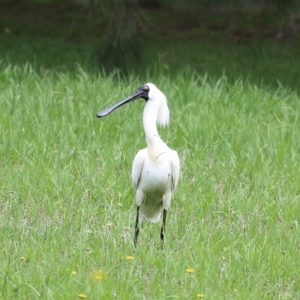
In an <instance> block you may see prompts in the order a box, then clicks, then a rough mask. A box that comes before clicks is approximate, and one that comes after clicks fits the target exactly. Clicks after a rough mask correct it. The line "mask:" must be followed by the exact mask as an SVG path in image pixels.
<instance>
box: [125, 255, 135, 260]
mask: <svg viewBox="0 0 300 300" xmlns="http://www.w3.org/2000/svg"><path fill="white" fill-rule="evenodd" d="M126 258H127V259H128V260H134V257H133V256H131V255H128V256H126Z"/></svg>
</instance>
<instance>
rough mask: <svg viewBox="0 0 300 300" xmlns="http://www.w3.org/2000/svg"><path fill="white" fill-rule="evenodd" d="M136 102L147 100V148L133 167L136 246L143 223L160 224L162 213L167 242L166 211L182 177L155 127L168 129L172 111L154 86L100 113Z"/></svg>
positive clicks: (176, 158)
mask: <svg viewBox="0 0 300 300" xmlns="http://www.w3.org/2000/svg"><path fill="white" fill-rule="evenodd" d="M137 98H144V99H145V100H146V104H145V108H144V113H143V125H144V131H145V136H146V141H147V148H145V149H142V150H140V151H139V152H138V153H137V154H136V156H135V158H134V160H133V165H132V182H133V186H134V189H135V200H136V205H137V217H136V225H135V235H134V244H135V245H136V243H137V237H138V233H139V226H140V223H141V221H142V220H144V219H145V220H148V221H150V222H158V221H159V219H160V216H161V212H162V211H163V225H162V228H161V239H162V240H163V239H164V232H165V223H166V215H167V210H168V209H169V207H170V203H171V198H172V194H173V192H174V190H175V188H176V186H177V183H178V179H179V174H180V162H179V157H178V155H177V152H176V151H174V150H172V149H170V148H169V147H168V146H167V144H166V143H165V142H164V141H163V140H162V139H161V138H160V136H159V134H158V131H157V126H156V123H158V124H160V125H163V126H165V125H168V123H169V115H170V112H169V109H168V105H167V99H166V97H165V95H164V94H163V93H162V92H161V91H160V90H159V89H158V88H157V87H156V86H155V85H154V84H152V83H148V84H145V85H143V86H142V87H140V88H139V89H138V90H137V92H136V93H135V94H133V95H132V96H131V97H129V98H127V99H125V100H124V101H122V102H120V103H119V104H116V105H114V106H113V107H111V108H108V109H106V110H104V111H101V112H100V113H98V115H97V116H98V117H103V116H105V115H107V114H109V113H111V112H112V111H113V110H114V109H116V108H118V107H119V106H121V105H123V104H125V103H128V102H129V101H132V100H134V99H137Z"/></svg>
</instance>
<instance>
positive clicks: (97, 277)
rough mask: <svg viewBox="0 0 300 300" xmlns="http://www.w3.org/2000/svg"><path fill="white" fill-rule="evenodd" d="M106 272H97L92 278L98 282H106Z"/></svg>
mask: <svg viewBox="0 0 300 300" xmlns="http://www.w3.org/2000/svg"><path fill="white" fill-rule="evenodd" d="M104 276H105V275H104V272H102V271H101V270H95V271H94V272H93V273H92V277H93V279H94V280H96V281H102V280H104Z"/></svg>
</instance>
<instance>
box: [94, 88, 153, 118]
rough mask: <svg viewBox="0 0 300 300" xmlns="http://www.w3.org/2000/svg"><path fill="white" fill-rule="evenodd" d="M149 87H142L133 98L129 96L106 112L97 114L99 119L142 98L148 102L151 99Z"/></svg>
mask: <svg viewBox="0 0 300 300" xmlns="http://www.w3.org/2000/svg"><path fill="white" fill-rule="evenodd" d="M149 91H150V89H149V86H148V85H146V84H144V85H142V86H140V87H139V88H138V89H137V91H136V92H134V93H133V94H132V95H131V96H129V97H128V98H126V99H125V100H123V101H121V102H119V103H117V104H115V105H113V106H111V107H108V108H106V109H104V110H101V111H99V112H98V113H97V117H98V118H102V117H105V116H107V115H109V114H110V113H111V112H113V111H114V110H115V109H117V108H118V107H120V106H122V105H124V104H126V103H129V102H131V101H133V100H135V99H139V98H142V99H144V100H145V101H147V100H148V99H149Z"/></svg>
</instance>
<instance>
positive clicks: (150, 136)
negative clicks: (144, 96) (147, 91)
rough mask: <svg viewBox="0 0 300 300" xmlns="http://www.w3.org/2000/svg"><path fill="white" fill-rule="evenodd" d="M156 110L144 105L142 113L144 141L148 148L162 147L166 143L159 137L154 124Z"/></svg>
mask: <svg viewBox="0 0 300 300" xmlns="http://www.w3.org/2000/svg"><path fill="white" fill-rule="evenodd" d="M157 113H158V112H157V110H156V109H153V108H151V107H149V106H147V105H146V106H145V108H144V114H143V124H144V130H145V135H146V141H147V146H148V149H149V150H150V151H151V149H157V150H158V149H160V148H164V147H165V146H166V144H165V143H164V142H163V140H162V139H161V138H160V136H159V134H158V131H157V126H156V119H157Z"/></svg>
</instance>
